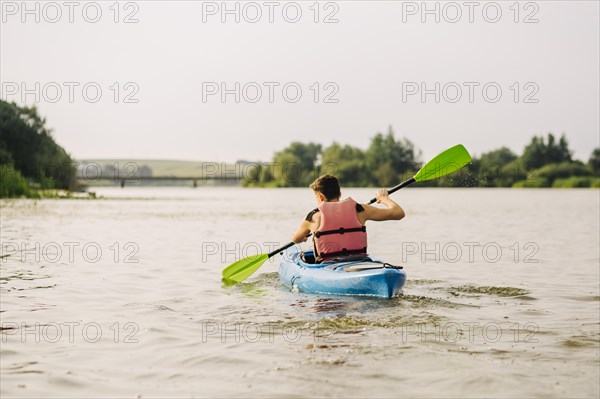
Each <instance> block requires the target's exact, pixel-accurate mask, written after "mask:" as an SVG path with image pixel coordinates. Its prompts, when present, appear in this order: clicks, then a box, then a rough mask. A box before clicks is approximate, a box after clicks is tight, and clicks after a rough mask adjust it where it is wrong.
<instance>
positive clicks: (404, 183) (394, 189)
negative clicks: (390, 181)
mask: <svg viewBox="0 0 600 399" xmlns="http://www.w3.org/2000/svg"><path fill="white" fill-rule="evenodd" d="M415 181H416V180H415V178H414V177H411V178H410V179H408V180H405V181H403V182H402V183H400V184H398V185H397V186H395V187H392V188H390V189H389V190H388V195H390V194H393V193H395V192H396V191H398V190H400V189H401V188H402V187H406V186H408V185H409V184H412V183H414V182H415ZM374 202H377V198H373V199H371V201H369V202H368V204H369V205H371V204H372V203H374Z"/></svg>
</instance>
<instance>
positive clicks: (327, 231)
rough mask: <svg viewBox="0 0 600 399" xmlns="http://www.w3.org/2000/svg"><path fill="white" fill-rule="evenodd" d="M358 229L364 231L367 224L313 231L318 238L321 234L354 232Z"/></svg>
mask: <svg viewBox="0 0 600 399" xmlns="http://www.w3.org/2000/svg"><path fill="white" fill-rule="evenodd" d="M359 231H362V232H363V233H366V232H367V226H365V225H363V226H362V227H352V228H350V229H345V228H343V227H340V228H339V229H335V230H325V231H317V232H315V238H319V237H321V236H326V235H329V234H344V233H355V232H359Z"/></svg>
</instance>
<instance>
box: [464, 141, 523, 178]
mask: <svg viewBox="0 0 600 399" xmlns="http://www.w3.org/2000/svg"><path fill="white" fill-rule="evenodd" d="M516 159H517V155H516V154H515V153H513V152H512V151H511V150H510V149H509V148H507V147H501V148H498V149H496V150H493V151H490V152H485V153H483V154H481V157H480V158H479V159H476V160H474V162H473V167H472V168H469V171H470V172H471V173H472V174H473V175H475V176H477V177H478V180H479V185H481V186H483V187H503V186H506V185H507V183H506V180H507V176H506V175H507V174H506V168H505V167H506V165H508V164H511V163H515V162H514V161H515V160H516ZM476 182H477V179H476V180H473V183H474V184H475V183H476ZM512 183H514V181H513V182H511V183H510V184H508V186H510V185H512Z"/></svg>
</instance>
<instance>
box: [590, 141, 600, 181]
mask: <svg viewBox="0 0 600 399" xmlns="http://www.w3.org/2000/svg"><path fill="white" fill-rule="evenodd" d="M588 165H589V167H590V168H591V169H592V172H594V173H595V174H599V173H600V147H598V148H596V149H594V151H592V155H591V156H590V160H589V161H588Z"/></svg>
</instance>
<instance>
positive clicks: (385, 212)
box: [359, 189, 405, 222]
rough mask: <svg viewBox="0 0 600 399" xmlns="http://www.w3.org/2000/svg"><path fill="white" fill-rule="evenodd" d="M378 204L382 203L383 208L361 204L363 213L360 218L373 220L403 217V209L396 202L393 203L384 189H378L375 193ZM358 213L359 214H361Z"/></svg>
mask: <svg viewBox="0 0 600 399" xmlns="http://www.w3.org/2000/svg"><path fill="white" fill-rule="evenodd" d="M375 198H376V199H377V203H378V204H383V205H384V206H385V208H377V207H374V206H371V205H368V204H363V208H364V214H363V215H362V218H364V221H365V222H366V221H367V220H375V221H383V220H400V219H402V218H404V216H405V213H404V209H402V207H401V206H400V205H398V204H397V203H395V202H394V201H393V200H392V199H391V198H390V197H389V196H388V192H387V190H386V189H380V190H378V191H377V194H375ZM361 213H363V212H361ZM361 213H359V215H360V214H361Z"/></svg>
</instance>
